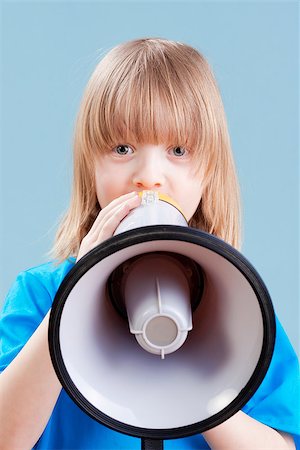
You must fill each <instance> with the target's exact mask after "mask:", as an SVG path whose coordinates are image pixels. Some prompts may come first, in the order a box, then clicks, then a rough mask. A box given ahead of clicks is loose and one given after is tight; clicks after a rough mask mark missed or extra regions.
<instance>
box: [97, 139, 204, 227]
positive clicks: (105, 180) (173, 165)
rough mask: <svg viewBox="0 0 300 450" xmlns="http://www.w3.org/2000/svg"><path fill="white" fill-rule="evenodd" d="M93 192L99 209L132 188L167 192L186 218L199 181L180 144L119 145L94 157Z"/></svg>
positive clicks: (197, 193)
mask: <svg viewBox="0 0 300 450" xmlns="http://www.w3.org/2000/svg"><path fill="white" fill-rule="evenodd" d="M95 181H96V193H97V198H98V201H99V204H100V206H101V208H105V206H107V205H108V204H109V203H110V202H111V201H112V200H114V199H115V198H117V197H120V196H121V195H123V194H127V193H129V192H132V191H142V190H154V191H159V192H162V193H164V194H167V195H168V196H169V197H171V198H173V199H174V200H175V201H176V202H177V203H178V204H179V206H180V207H181V208H182V211H183V213H184V214H185V216H186V218H187V219H188V220H190V218H191V217H192V216H193V214H194V212H195V211H196V209H197V206H198V204H199V202H200V199H201V195H202V182H201V176H200V174H199V171H196V169H195V161H194V159H193V158H192V155H191V154H190V153H189V152H188V151H186V150H185V149H184V148H182V147H176V146H175V147H174V146H173V147H169V146H165V145H163V144H161V145H153V144H143V145H131V144H120V145H118V146H117V147H115V148H114V149H112V150H110V151H108V152H106V153H103V154H100V155H98V156H97V159H96V162H95Z"/></svg>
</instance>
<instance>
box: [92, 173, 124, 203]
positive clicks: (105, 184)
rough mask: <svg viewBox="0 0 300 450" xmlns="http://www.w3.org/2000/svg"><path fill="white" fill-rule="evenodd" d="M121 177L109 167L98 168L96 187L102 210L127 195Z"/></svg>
mask: <svg viewBox="0 0 300 450" xmlns="http://www.w3.org/2000/svg"><path fill="white" fill-rule="evenodd" d="M121 175H122V174H120V173H118V171H116V170H111V169H109V168H108V167H105V168H103V167H99V166H98V167H96V170H95V187H96V195H97V199H98V202H99V204H100V206H101V208H105V207H106V206H107V205H108V204H109V203H110V202H111V201H112V200H114V199H115V198H117V197H120V196H121V195H122V194H125V193H127V192H126V190H125V187H124V186H123V184H124V183H123V182H122V176H121Z"/></svg>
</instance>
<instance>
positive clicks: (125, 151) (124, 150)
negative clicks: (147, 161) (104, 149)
mask: <svg viewBox="0 0 300 450" xmlns="http://www.w3.org/2000/svg"><path fill="white" fill-rule="evenodd" d="M114 152H115V153H117V154H118V155H120V156H126V155H131V154H132V153H133V150H132V148H131V147H129V145H118V146H117V147H115V148H114Z"/></svg>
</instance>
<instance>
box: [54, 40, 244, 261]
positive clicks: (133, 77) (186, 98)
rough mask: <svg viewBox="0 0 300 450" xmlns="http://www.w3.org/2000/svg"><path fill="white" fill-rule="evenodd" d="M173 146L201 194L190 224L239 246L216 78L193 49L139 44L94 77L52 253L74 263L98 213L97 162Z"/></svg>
mask: <svg viewBox="0 0 300 450" xmlns="http://www.w3.org/2000/svg"><path fill="white" fill-rule="evenodd" d="M131 139H134V141H135V142H139V143H153V144H159V143H167V142H168V143H169V142H170V143H172V144H176V145H183V146H186V147H187V148H191V149H193V151H194V157H195V159H196V160H197V161H198V162H197V164H198V166H199V173H200V172H201V174H203V175H204V186H203V195H202V198H201V201H200V204H199V206H198V208H197V210H196V212H195V214H194V216H193V217H192V218H191V220H190V223H189V225H190V226H193V227H196V228H200V229H202V230H204V231H207V232H209V233H212V234H214V235H216V236H218V237H220V238H221V239H223V240H225V241H227V242H228V243H229V244H231V245H232V246H234V247H236V248H239V245H240V206H239V188H238V182H237V176H236V171H235V167H234V162H233V157H232V152H231V145H230V139H229V134H228V130H227V124H226V118H225V113H224V108H223V104H222V100H221V97H220V93H219V90H218V87H217V84H216V81H215V79H214V76H213V73H212V71H211V69H210V67H209V64H208V62H207V61H206V60H205V58H204V57H203V56H202V55H201V54H200V53H199V52H198V51H197V50H195V49H194V48H192V47H190V46H188V45H185V44H182V43H178V42H173V41H169V40H164V39H139V40H134V41H130V42H127V43H124V44H121V45H119V46H117V47H115V48H113V49H112V50H111V51H110V52H108V54H107V55H106V56H105V57H104V58H103V59H102V60H101V61H100V63H99V64H98V65H97V67H96V69H95V70H94V72H93V74H92V76H91V78H90V80H89V82H88V84H87V87H86V90H85V92H84V95H83V99H82V102H81V107H80V110H79V114H78V117H77V122H76V127H75V133H74V182H73V192H72V198H71V203H70V207H69V210H68V211H67V213H66V215H65V217H64V219H63V221H62V222H61V224H60V226H59V229H58V232H57V236H56V241H55V245H54V248H53V254H54V256H55V257H56V258H58V259H59V260H62V259H65V258H67V257H69V256H76V255H77V253H78V249H79V246H80V243H81V240H82V239H83V237H84V236H85V235H86V234H87V233H88V231H89V229H90V227H91V226H92V223H93V222H94V220H95V218H96V216H97V214H98V213H99V211H100V205H99V203H98V201H97V197H96V192H95V185H94V158H95V155H97V154H99V152H102V151H105V150H106V149H108V148H111V147H112V146H115V145H116V144H118V143H124V142H125V143H126V142H130V140H131Z"/></svg>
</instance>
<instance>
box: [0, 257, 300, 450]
mask: <svg viewBox="0 0 300 450" xmlns="http://www.w3.org/2000/svg"><path fill="white" fill-rule="evenodd" d="M73 266H74V260H68V261H65V262H64V263H62V264H60V265H55V264H53V263H47V264H43V265H41V266H39V267H36V268H34V269H30V270H27V271H25V272H22V273H20V275H19V276H18V277H17V279H16V281H15V283H14V284H13V286H12V288H11V290H10V291H9V293H8V295H7V298H6V301H5V304H4V307H3V311H2V315H1V319H0V332H1V333H0V335H1V347H0V370H1V371H3V370H4V369H5V367H6V366H7V365H8V364H9V363H10V362H11V361H12V360H13V359H14V357H15V356H16V355H17V354H18V352H19V351H20V350H21V349H22V347H23V346H24V345H25V343H26V342H27V341H28V339H29V338H30V336H31V335H32V334H33V333H34V331H35V330H36V328H37V327H38V326H39V324H40V323H41V322H42V320H43V318H44V317H45V315H46V314H47V312H48V311H49V309H50V308H51V306H52V302H53V299H54V296H55V294H56V292H57V289H58V287H59V285H60V284H61V282H62V280H63V279H64V277H65V276H66V274H67V273H68V272H69V270H70V269H71V268H72V267H73ZM276 326H277V328H276V342H275V349H274V354H273V357H272V361H271V364H270V367H269V370H268V372H267V374H266V376H265V378H264V380H263V382H262V384H261V385H260V387H259V388H258V390H257V391H256V393H255V394H254V395H253V397H252V398H251V399H250V401H249V402H248V403H247V404H246V405H245V406H244V408H243V411H244V412H245V413H246V414H248V415H249V416H251V417H253V418H254V419H256V420H258V421H260V422H262V423H264V424H266V425H268V426H270V427H272V428H275V429H277V430H280V431H285V432H287V433H291V434H292V435H294V438H295V441H296V444H297V449H299V450H300V438H299V434H300V429H299V428H300V408H299V366H298V361H297V357H296V355H295V352H294V350H293V348H292V346H291V344H290V342H289V340H288V338H287V336H286V334H285V332H284V330H283V328H282V326H281V325H280V323H279V321H278V319H277V318H276ZM140 448H141V442H140V439H138V438H134V437H131V436H126V435H124V434H121V433H118V432H116V431H113V430H111V429H109V428H107V427H105V426H104V425H101V424H99V423H98V422H96V421H95V420H93V419H91V418H90V417H89V416H88V415H86V414H85V413H84V412H83V411H81V409H80V408H79V407H78V406H77V405H76V404H75V403H74V402H73V401H72V400H71V399H70V398H69V396H68V395H67V394H66V392H65V391H64V390H62V391H61V394H60V396H59V398H58V401H57V403H56V405H55V408H54V410H53V413H52V415H51V417H50V420H49V422H48V424H47V426H46V428H45V430H44V432H43V434H42V436H41V438H40V439H39V441H38V442H37V443H36V445H35V446H34V449H52V450H54V449H55V450H59V449H64V450H66V449H68V450H70V449H86V450H88V449H93V450H95V449H103V450H109V449H112V450H117V449H123V450H128V449H131V450H134V449H140ZM164 448H165V449H166V450H168V449H174V450H176V449H180V450H188V449H191V450H192V449H197V450H199V449H209V446H208V445H207V443H206V442H205V440H204V438H203V437H202V436H201V435H200V434H197V435H194V436H190V437H186V438H182V439H175V440H166V441H165V442H164Z"/></svg>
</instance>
